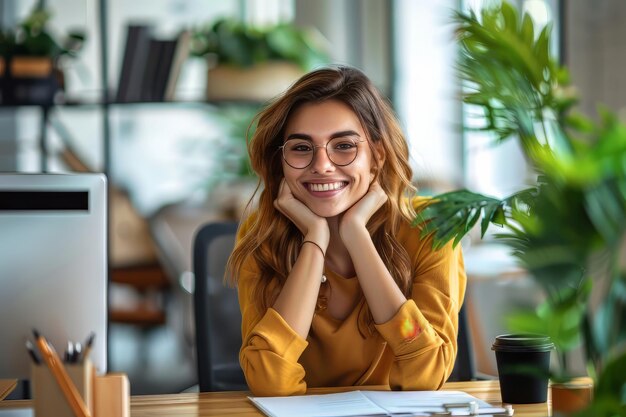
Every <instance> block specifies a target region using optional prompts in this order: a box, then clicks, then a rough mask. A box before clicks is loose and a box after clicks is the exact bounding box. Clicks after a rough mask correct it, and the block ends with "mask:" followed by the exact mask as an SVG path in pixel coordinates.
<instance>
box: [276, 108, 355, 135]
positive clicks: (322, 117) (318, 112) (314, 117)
mask: <svg viewBox="0 0 626 417" xmlns="http://www.w3.org/2000/svg"><path fill="white" fill-rule="evenodd" d="M346 131H354V132H356V133H357V134H358V135H359V136H364V134H365V132H364V130H363V127H362V126H361V121H360V120H359V117H358V116H357V114H356V113H355V112H354V111H353V110H352V109H351V108H350V107H349V106H348V105H347V104H345V103H343V102H341V101H339V100H326V101H323V102H321V103H304V104H302V105H300V106H299V107H298V108H297V109H295V110H294V111H293V112H292V113H291V114H290V116H289V119H288V120H287V123H286V125H285V137H287V136H289V135H291V134H304V135H308V136H311V137H316V136H319V137H330V136H332V135H333V134H335V133H337V132H346Z"/></svg>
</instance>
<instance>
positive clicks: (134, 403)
mask: <svg viewBox="0 0 626 417" xmlns="http://www.w3.org/2000/svg"><path fill="white" fill-rule="evenodd" d="M358 388H359V387H350V388H345V389H337V388H317V389H311V390H310V393H311V394H321V393H329V392H338V391H346V390H350V389H358ZM361 388H363V389H376V388H381V387H361ZM443 389H447V390H455V391H456V390H458V391H465V392H467V393H468V394H471V395H473V396H475V397H477V398H480V399H481V400H485V401H487V402H489V403H491V404H494V405H499V404H501V402H500V386H499V384H498V381H495V380H494V381H471V382H450V383H447V384H445V385H444V387H443ZM247 395H249V393H248V392H204V393H199V394H198V393H189V394H167V395H145V396H134V397H132V398H131V406H130V408H131V416H132V417H150V416H168V417H177V416H185V417H194V416H197V417H205V416H225V415H228V416H235V417H236V416H263V414H262V413H261V412H260V411H258V410H257V409H256V407H255V406H254V405H252V403H251V402H250V401H249V400H248V399H247V398H246V396H247ZM28 406H30V401H2V402H0V410H1V409H6V408H22V407H28ZM513 408H514V409H515V416H516V417H545V416H548V415H549V407H548V403H541V404H525V405H521V404H520V405H514V406H513Z"/></svg>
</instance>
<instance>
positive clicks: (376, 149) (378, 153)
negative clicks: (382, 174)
mask: <svg viewBox="0 0 626 417" xmlns="http://www.w3.org/2000/svg"><path fill="white" fill-rule="evenodd" d="M371 149H372V158H374V161H373V162H374V163H373V164H372V172H374V173H375V172H376V171H378V170H380V169H382V167H383V165H385V150H384V149H383V145H382V144H381V143H380V142H377V143H374V144H373V146H372V148H371Z"/></svg>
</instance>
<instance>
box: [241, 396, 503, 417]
mask: <svg viewBox="0 0 626 417" xmlns="http://www.w3.org/2000/svg"><path fill="white" fill-rule="evenodd" d="M248 398H249V399H250V400H251V401H252V402H253V403H254V404H255V405H256V406H257V407H258V408H259V409H260V410H261V411H263V412H264V413H265V414H266V415H268V416H270V417H293V416H302V417H331V416H332V417H349V416H392V415H393V416H397V415H410V416H419V415H430V413H435V412H443V411H450V412H451V413H452V415H457V416H463V415H466V416H467V415H470V413H469V407H470V406H469V404H470V403H471V402H474V403H476V405H475V406H477V408H478V413H480V414H483V415H484V414H492V413H504V412H505V409H503V408H500V407H493V406H491V405H490V404H489V403H487V402H485V401H482V400H479V399H478V398H476V397H473V396H471V395H469V394H467V393H465V392H462V391H350V392H343V393H338V394H322V395H299V396H292V397H248ZM452 404H454V405H456V406H454V407H450V405H452ZM446 406H448V407H447V408H446ZM475 406H474V407H475Z"/></svg>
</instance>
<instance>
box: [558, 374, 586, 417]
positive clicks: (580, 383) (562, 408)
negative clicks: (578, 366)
mask: <svg viewBox="0 0 626 417" xmlns="http://www.w3.org/2000/svg"><path fill="white" fill-rule="evenodd" d="M550 391H551V393H552V415H553V416H555V417H569V416H573V415H574V414H576V413H577V412H578V411H581V410H583V409H584V408H585V407H587V406H588V405H589V403H590V402H591V399H592V397H593V383H592V382H591V379H590V378H575V379H572V380H571V381H567V382H559V383H556V382H552V383H551V384H550Z"/></svg>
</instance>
